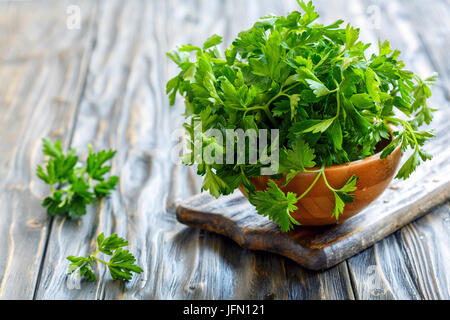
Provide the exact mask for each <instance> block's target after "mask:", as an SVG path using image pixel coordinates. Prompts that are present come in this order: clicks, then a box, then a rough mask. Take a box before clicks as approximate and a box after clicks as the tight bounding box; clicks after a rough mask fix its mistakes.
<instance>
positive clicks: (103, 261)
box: [93, 256, 109, 266]
mask: <svg viewBox="0 0 450 320" xmlns="http://www.w3.org/2000/svg"><path fill="white" fill-rule="evenodd" d="M93 258H94V259H95V260H97V261H98V262H101V263H103V264H106V265H107V266H109V262H106V261H105V260H102V259H100V258H97V257H95V256H93Z"/></svg>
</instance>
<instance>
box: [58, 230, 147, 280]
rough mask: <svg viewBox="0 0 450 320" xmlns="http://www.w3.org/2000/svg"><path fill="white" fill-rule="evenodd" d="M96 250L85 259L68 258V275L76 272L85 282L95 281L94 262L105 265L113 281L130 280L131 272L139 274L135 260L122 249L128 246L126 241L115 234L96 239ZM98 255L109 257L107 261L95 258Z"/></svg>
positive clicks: (139, 269)
mask: <svg viewBox="0 0 450 320" xmlns="http://www.w3.org/2000/svg"><path fill="white" fill-rule="evenodd" d="M97 245H98V248H97V250H96V251H95V252H94V253H93V254H88V255H86V256H85V257H75V256H68V257H67V260H69V261H70V262H71V264H70V265H69V270H68V274H72V273H74V272H78V276H79V277H84V279H86V280H87V281H91V282H92V281H95V280H96V279H97V276H96V274H95V271H94V264H95V263H96V262H99V263H102V264H104V265H106V266H107V267H108V269H109V272H110V274H111V277H112V278H113V279H114V280H131V278H132V277H133V274H132V272H134V273H141V272H143V270H142V268H141V267H139V266H138V265H136V264H135V262H136V258H135V257H134V256H133V255H132V254H131V253H130V252H129V251H128V250H124V249H122V248H123V247H125V246H127V245H128V241H126V240H125V239H123V238H119V237H118V236H117V234H115V233H114V234H112V235H111V236H109V237H107V238H105V235H104V233H101V234H100V235H99V236H98V237H97ZM99 253H103V254H105V255H107V256H111V258H110V259H109V261H105V260H102V259H100V258H98V257H97V255H98V254H99Z"/></svg>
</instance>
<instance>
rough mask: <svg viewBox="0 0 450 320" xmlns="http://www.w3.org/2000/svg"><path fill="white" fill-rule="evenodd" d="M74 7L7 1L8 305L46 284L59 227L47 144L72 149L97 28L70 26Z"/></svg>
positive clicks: (3, 84)
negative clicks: (57, 142)
mask: <svg viewBox="0 0 450 320" xmlns="http://www.w3.org/2000/svg"><path fill="white" fill-rule="evenodd" d="M67 5H68V2H65V1H59V2H56V1H52V2H45V3H40V4H37V3H22V2H21V3H12V2H7V3H0V110H1V116H0V137H1V138H0V176H1V177H2V179H1V182H0V215H1V217H2V219H1V222H0V235H1V237H2V238H1V241H0V256H1V257H2V258H1V259H0V299H31V298H32V297H33V295H34V291H35V287H36V285H38V277H39V272H40V266H41V260H42V257H43V253H44V252H45V247H46V240H47V233H48V230H49V226H50V223H51V219H49V218H48V217H47V216H46V214H45V210H43V209H42V207H41V206H40V203H41V200H42V197H43V196H44V195H45V194H46V193H48V189H47V188H46V187H45V186H44V185H43V184H42V183H41V182H39V180H38V179H37V178H36V176H35V170H36V166H37V164H38V163H40V162H41V161H42V157H41V151H40V149H41V138H42V137H46V136H47V137H52V138H60V139H62V140H63V141H64V142H65V143H66V144H68V143H69V139H70V135H71V132H72V128H73V121H74V119H75V113H76V105H77V99H78V96H79V95H80V92H81V89H82V85H83V79H84V75H83V74H84V72H85V71H86V60H87V57H86V54H85V53H86V48H87V47H88V46H89V28H81V29H79V30H70V31H69V30H68V29H67V28H66V14H65V12H66V7H67ZM86 8H90V5H88V4H86ZM91 22H92V20H90V17H89V15H88V14H87V15H86V16H85V21H84V23H85V24H86V25H88V24H89V23H91Z"/></svg>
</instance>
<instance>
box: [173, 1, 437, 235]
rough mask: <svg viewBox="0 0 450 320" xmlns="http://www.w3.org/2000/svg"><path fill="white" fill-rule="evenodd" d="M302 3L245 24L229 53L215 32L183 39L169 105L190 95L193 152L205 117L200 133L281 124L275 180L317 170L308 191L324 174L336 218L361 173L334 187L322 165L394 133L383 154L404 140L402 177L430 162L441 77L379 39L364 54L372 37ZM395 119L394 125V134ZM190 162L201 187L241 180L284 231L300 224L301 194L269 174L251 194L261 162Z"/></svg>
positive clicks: (225, 188) (230, 187)
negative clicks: (436, 85) (424, 74)
mask: <svg viewBox="0 0 450 320" xmlns="http://www.w3.org/2000/svg"><path fill="white" fill-rule="evenodd" d="M299 5H300V7H301V8H302V9H303V13H301V12H298V11H294V12H291V13H289V14H288V15H287V16H285V17H278V16H272V15H270V16H266V17H264V18H262V19H261V20H260V21H258V22H256V23H255V24H254V26H253V27H252V28H251V29H249V30H245V31H242V32H241V33H239V35H238V37H237V38H236V39H235V40H234V41H233V43H232V45H231V46H230V47H229V48H228V49H226V50H225V52H224V54H222V53H221V52H220V51H219V50H218V48H217V47H216V46H217V45H218V44H220V43H221V41H222V38H221V37H220V36H218V35H213V36H212V37H210V38H209V39H208V40H206V42H205V43H204V44H203V46H202V47H197V46H193V45H184V46H181V47H180V48H179V49H178V50H176V51H173V52H170V53H168V57H169V58H170V59H171V60H173V61H174V62H175V63H176V64H177V65H178V66H179V68H180V69H181V72H180V73H179V74H178V75H177V76H176V77H174V78H173V79H171V80H170V81H169V82H168V83H167V94H168V95H169V99H170V103H171V104H174V102H175V97H176V95H177V93H179V94H180V95H182V96H184V99H185V105H186V111H185V116H186V119H187V120H186V123H185V124H184V127H185V128H186V130H187V132H188V133H189V135H190V137H191V140H190V142H189V143H190V148H191V149H192V150H194V145H195V144H196V143H198V142H196V141H194V140H195V139H194V137H193V134H194V130H195V129H196V128H195V127H194V126H195V123H196V121H199V120H201V123H202V128H201V130H202V132H203V133H205V132H206V131H207V130H208V129H210V128H214V129H217V130H220V131H222V132H223V133H224V135H225V130H226V129H237V128H241V129H244V130H247V129H249V128H254V129H272V128H274V129H279V145H280V148H281V153H280V170H279V172H278V173H277V174H276V175H274V176H273V177H272V178H273V179H278V178H280V177H281V174H284V175H285V177H286V183H289V181H290V179H292V178H293V177H294V176H295V175H296V174H298V173H300V172H306V171H307V172H316V173H317V177H316V180H315V181H314V183H313V184H312V185H311V186H310V187H309V188H308V190H307V191H309V190H310V189H311V188H312V186H313V185H314V184H315V183H316V182H317V180H318V179H319V178H323V179H324V181H325V183H326V185H327V186H328V187H329V188H330V190H332V191H333V193H334V195H335V199H336V205H335V209H334V212H333V215H334V216H336V219H337V218H338V217H339V214H341V213H342V212H343V209H344V206H345V204H346V203H350V202H352V201H353V194H352V193H351V192H353V191H354V190H355V189H356V179H357V177H351V178H350V180H349V181H348V182H347V183H346V185H344V186H342V187H341V188H339V189H335V188H333V187H332V186H330V185H329V184H328V182H327V180H326V176H325V173H324V167H325V166H328V165H333V164H341V163H346V162H350V161H354V160H358V159H363V158H366V157H368V156H371V155H373V154H374V153H375V150H376V146H377V145H379V142H380V141H382V140H391V142H390V144H389V145H388V146H387V147H386V148H384V150H383V152H382V154H381V157H382V158H385V157H387V156H388V155H389V154H391V153H392V152H393V151H394V150H395V149H396V147H398V146H401V149H402V151H406V150H407V149H412V150H413V153H412V155H411V157H409V158H408V159H407V161H406V162H405V164H404V165H403V166H402V167H401V169H400V171H399V172H398V174H397V178H402V179H406V178H408V177H409V176H410V175H411V173H412V172H413V171H414V170H415V169H416V167H417V166H418V165H419V164H420V163H421V162H422V161H426V160H428V159H431V155H429V154H428V153H426V152H425V151H424V150H423V149H422V146H423V144H424V143H425V142H426V141H427V140H429V139H430V138H432V137H433V134H432V133H431V132H430V131H426V130H421V129H419V128H420V127H421V126H422V125H423V124H424V123H426V124H429V123H430V122H431V120H432V118H433V114H432V112H433V111H435V110H433V109H432V108H430V107H429V106H428V105H427V99H428V98H429V97H430V95H431V91H430V88H429V86H430V85H431V84H432V83H433V82H434V81H435V79H436V76H432V77H430V78H428V79H425V80H422V79H421V78H419V77H418V76H417V75H415V74H414V73H412V72H411V71H408V70H405V69H404V67H405V65H404V63H403V62H402V61H401V60H399V55H400V52H399V51H398V50H392V49H391V48H390V45H389V42H387V41H386V42H384V43H382V44H381V43H380V44H379V52H378V54H373V55H371V56H370V57H366V55H365V51H366V49H367V48H368V47H369V46H370V44H364V43H362V42H361V41H358V38H359V29H355V28H353V27H351V26H350V25H347V26H346V27H345V28H342V27H341V25H342V23H343V21H342V20H338V21H336V22H335V23H332V24H330V25H322V24H318V23H316V22H315V21H316V19H317V18H318V17H319V15H318V14H317V12H315V9H314V7H313V5H312V3H311V2H309V3H308V4H306V3H304V2H303V1H299ZM193 54H195V58H196V59H195V61H191V57H192V56H193ZM390 125H394V126H395V127H396V128H398V129H395V131H394V132H392V133H391V128H392V127H390ZM391 135H392V139H391ZM200 145H202V146H203V147H204V148H205V147H207V146H210V147H212V148H213V149H214V150H215V152H218V153H222V154H224V155H225V154H226V147H225V146H223V145H219V144H218V142H217V141H215V139H211V138H209V137H207V136H206V135H203V136H202V137H201V141H200ZM249 148H250V146H249ZM184 160H185V162H186V163H187V164H189V165H193V164H194V163H196V164H197V165H198V174H200V175H204V176H205V178H204V182H203V187H202V188H203V189H204V190H209V192H210V193H211V194H212V195H214V196H216V197H218V196H220V195H222V194H223V195H226V194H230V193H232V192H233V191H234V190H235V189H236V188H237V187H238V186H239V185H242V186H243V187H244V189H245V191H246V193H247V195H248V198H249V200H250V202H251V203H252V204H253V205H255V206H256V208H257V210H258V212H259V213H260V214H263V215H267V216H268V217H269V218H270V219H272V220H273V221H275V222H276V223H278V224H279V225H280V227H281V229H282V230H283V231H287V230H289V229H290V228H292V224H296V223H297V222H296V221H295V220H294V219H293V218H292V216H291V215H290V213H291V212H293V211H295V210H296V209H297V207H296V206H295V204H296V203H297V202H298V200H300V199H301V198H302V197H303V196H304V195H305V194H303V195H296V194H294V193H288V194H285V193H284V192H283V191H282V190H281V189H280V188H279V187H278V186H277V184H275V183H274V182H273V181H272V182H269V184H268V188H267V190H265V191H255V187H254V186H253V185H252V183H251V182H250V181H249V179H248V178H249V177H254V176H258V175H259V172H260V170H259V169H260V168H261V167H263V166H264V164H262V163H261V162H258V163H256V164H212V165H208V164H205V163H204V162H201V161H199V159H197V158H195V157H194V154H192V153H190V154H187V155H186V158H185V159H184ZM312 167H318V168H321V169H319V170H312V169H308V168H312Z"/></svg>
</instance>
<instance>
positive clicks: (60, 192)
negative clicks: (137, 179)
mask: <svg viewBox="0 0 450 320" xmlns="http://www.w3.org/2000/svg"><path fill="white" fill-rule="evenodd" d="M43 144H44V146H43V153H44V155H46V156H47V157H48V160H47V164H46V166H45V169H44V168H43V167H42V166H40V165H39V166H38V167H37V176H38V177H39V178H40V179H42V180H43V181H44V182H45V183H47V184H49V185H50V190H51V195H50V196H48V197H46V198H45V199H44V201H43V202H42V206H44V207H45V208H47V213H48V214H50V215H52V216H54V215H57V214H63V213H68V215H69V216H70V217H79V216H82V215H84V214H86V206H87V205H88V204H90V203H93V202H94V201H95V200H98V199H100V198H102V197H104V196H106V195H108V194H109V193H110V191H111V190H114V189H115V186H116V184H117V182H118V181H119V178H118V177H116V176H111V177H109V178H108V179H105V177H104V176H105V174H106V173H108V172H109V171H110V170H111V167H110V166H106V165H105V163H106V162H107V161H108V160H110V159H112V158H113V157H114V155H115V153H116V152H115V151H112V150H109V151H105V150H102V151H100V152H98V153H93V152H92V146H91V145H89V156H88V158H87V164H86V166H82V165H81V164H80V163H78V156H76V150H75V149H73V148H72V149H70V150H69V151H68V152H67V154H64V152H63V149H62V147H61V141H59V140H56V141H55V142H54V143H53V142H52V141H50V140H49V139H45V138H44V139H43Z"/></svg>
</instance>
